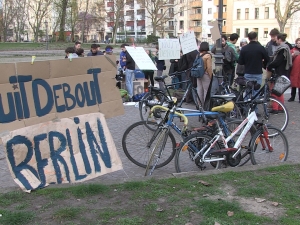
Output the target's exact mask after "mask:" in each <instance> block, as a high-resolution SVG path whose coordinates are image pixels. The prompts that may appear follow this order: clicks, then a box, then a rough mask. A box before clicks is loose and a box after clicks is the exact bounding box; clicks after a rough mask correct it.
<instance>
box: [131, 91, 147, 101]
mask: <svg viewBox="0 0 300 225" xmlns="http://www.w3.org/2000/svg"><path fill="white" fill-rule="evenodd" d="M145 94H146V93H141V94H136V95H134V96H132V101H134V102H139V101H140V100H142V98H143V97H144V95H145Z"/></svg>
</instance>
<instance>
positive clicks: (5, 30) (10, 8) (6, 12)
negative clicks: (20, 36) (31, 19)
mask: <svg viewBox="0 0 300 225" xmlns="http://www.w3.org/2000/svg"><path fill="white" fill-rule="evenodd" d="M1 4H2V10H1V20H0V23H1V24H0V26H1V36H2V41H3V42H5V41H7V37H8V36H10V37H12V35H13V28H14V25H13V23H14V19H15V16H16V13H17V11H16V5H15V2H14V1H13V0H2V2H1Z"/></svg>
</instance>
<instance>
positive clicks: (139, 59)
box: [126, 46, 157, 70]
mask: <svg viewBox="0 0 300 225" xmlns="http://www.w3.org/2000/svg"><path fill="white" fill-rule="evenodd" d="M126 50H127V51H128V53H129V54H130V56H131V57H132V58H133V60H134V62H135V63H136V65H137V66H138V67H139V69H140V70H157V68H156V66H155V65H154V63H153V61H152V60H151V59H150V57H149V55H148V54H147V53H146V51H145V49H144V48H143V47H130V46H126Z"/></svg>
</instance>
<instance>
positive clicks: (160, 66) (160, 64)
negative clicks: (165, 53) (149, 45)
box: [155, 46, 166, 90]
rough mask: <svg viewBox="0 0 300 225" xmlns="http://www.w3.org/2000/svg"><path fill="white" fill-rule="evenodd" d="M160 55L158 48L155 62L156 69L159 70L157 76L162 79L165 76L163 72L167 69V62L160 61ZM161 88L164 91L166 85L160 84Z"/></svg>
mask: <svg viewBox="0 0 300 225" xmlns="http://www.w3.org/2000/svg"><path fill="white" fill-rule="evenodd" d="M158 54H159V48H158V46H157V47H156V56H155V62H156V68H157V76H158V77H161V76H162V74H163V71H164V70H165V69H166V66H165V60H159V59H158V58H159V57H158ZM158 84H159V88H160V89H161V90H164V84H163V82H159V83H158Z"/></svg>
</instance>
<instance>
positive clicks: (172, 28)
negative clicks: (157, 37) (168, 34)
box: [165, 26, 174, 30]
mask: <svg viewBox="0 0 300 225" xmlns="http://www.w3.org/2000/svg"><path fill="white" fill-rule="evenodd" d="M165 30H174V26H168V27H166V28H165Z"/></svg>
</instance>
